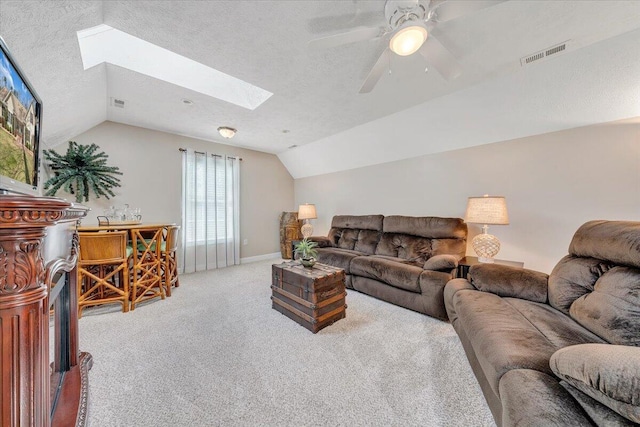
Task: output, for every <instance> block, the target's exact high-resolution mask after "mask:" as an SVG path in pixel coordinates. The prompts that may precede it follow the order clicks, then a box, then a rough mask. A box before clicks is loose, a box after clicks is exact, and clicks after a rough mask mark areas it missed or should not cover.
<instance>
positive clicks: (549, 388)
mask: <svg viewBox="0 0 640 427" xmlns="http://www.w3.org/2000/svg"><path fill="white" fill-rule="evenodd" d="M500 399H501V401H502V425H504V426H518V427H528V426H531V427H534V426H535V427H538V426H557V427H560V426H562V427H565V426H567V427H568V426H576V427H578V426H580V427H584V426H591V425H593V424H592V423H591V421H590V420H589V417H587V416H586V414H585V413H584V412H583V410H582V408H581V406H580V405H579V404H578V403H577V402H576V401H575V400H574V399H573V398H572V396H571V395H570V394H569V393H568V392H567V391H566V390H565V389H564V388H563V387H562V386H561V385H560V384H559V383H558V381H557V380H556V378H555V377H554V376H553V375H549V374H546V373H543V372H539V371H535V370H531V369H513V370H511V371H509V372H507V373H505V374H504V376H503V377H502V379H501V380H500Z"/></svg>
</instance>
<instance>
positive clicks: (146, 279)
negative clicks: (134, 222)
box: [131, 227, 165, 310]
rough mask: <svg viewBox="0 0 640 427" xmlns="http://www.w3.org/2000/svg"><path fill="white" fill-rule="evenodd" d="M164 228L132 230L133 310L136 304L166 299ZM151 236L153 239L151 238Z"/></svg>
mask: <svg viewBox="0 0 640 427" xmlns="http://www.w3.org/2000/svg"><path fill="white" fill-rule="evenodd" d="M162 231H163V228H162V227H142V228H136V229H132V230H131V250H132V253H133V254H132V257H131V259H132V266H131V282H132V288H131V310H135V308H136V304H139V303H141V302H142V301H146V300H148V299H151V298H155V297H160V298H162V299H164V298H165V292H164V286H163V284H162V280H161V264H162V263H161V257H160V245H161V243H162ZM149 236H151V237H149Z"/></svg>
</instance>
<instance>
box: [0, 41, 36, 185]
mask: <svg viewBox="0 0 640 427" xmlns="http://www.w3.org/2000/svg"><path fill="white" fill-rule="evenodd" d="M41 119H42V101H41V100H40V98H39V97H38V94H37V93H36V91H35V90H34V89H33V86H31V84H30V83H29V80H27V77H26V76H25V75H24V73H23V72H22V70H21V69H20V67H19V66H18V64H17V63H16V62H15V60H14V59H13V57H12V56H11V54H10V53H9V49H8V48H7V45H6V44H5V42H4V40H3V39H2V37H0V190H2V191H1V192H7V191H9V192H18V193H30V194H34V193H37V190H38V179H39V173H38V169H39V164H40V163H39V160H40V124H41Z"/></svg>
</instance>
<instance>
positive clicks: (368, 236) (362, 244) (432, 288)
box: [312, 215, 467, 319]
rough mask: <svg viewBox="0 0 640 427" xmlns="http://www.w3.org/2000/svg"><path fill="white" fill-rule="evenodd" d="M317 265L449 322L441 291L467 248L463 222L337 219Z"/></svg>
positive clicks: (368, 291) (404, 218) (323, 242)
mask: <svg viewBox="0 0 640 427" xmlns="http://www.w3.org/2000/svg"><path fill="white" fill-rule="evenodd" d="M312 239H313V240H315V241H316V242H318V244H319V246H320V248H319V249H318V261H319V262H321V263H324V264H329V265H333V266H335V267H339V268H342V269H344V270H345V273H346V274H347V276H346V284H347V287H348V288H351V289H355V290H357V291H360V292H363V293H366V294H368V295H371V296H374V297H376V298H379V299H382V300H385V301H388V302H390V303H393V304H396V305H399V306H402V307H405V308H409V309H411V310H415V311H419V312H421V313H424V314H428V315H430V316H433V317H437V318H439V319H446V318H447V313H446V310H445V308H444V300H443V289H444V286H445V285H446V283H447V281H449V280H450V279H451V278H452V277H453V273H454V272H455V269H456V267H457V265H458V260H460V259H461V258H462V257H464V254H465V251H466V247H467V225H466V224H465V223H464V222H463V221H462V219H460V218H437V217H409V216H387V217H384V216H383V215H363V216H351V215H336V216H334V217H333V220H332V222H331V230H329V235H328V237H318V236H314V237H312Z"/></svg>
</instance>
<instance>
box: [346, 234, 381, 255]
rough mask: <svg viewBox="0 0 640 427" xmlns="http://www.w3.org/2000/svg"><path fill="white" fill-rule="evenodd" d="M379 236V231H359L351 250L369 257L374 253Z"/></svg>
mask: <svg viewBox="0 0 640 427" xmlns="http://www.w3.org/2000/svg"><path fill="white" fill-rule="evenodd" d="M381 234H382V233H381V232H380V231H376V230H364V229H363V230H360V232H359V233H358V239H357V240H356V244H355V247H354V248H353V249H354V250H356V251H359V252H363V253H365V254H369V255H370V254H373V253H375V252H376V247H377V246H378V242H379V241H380V236H381Z"/></svg>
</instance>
